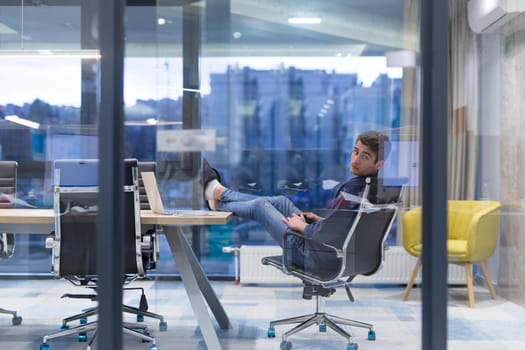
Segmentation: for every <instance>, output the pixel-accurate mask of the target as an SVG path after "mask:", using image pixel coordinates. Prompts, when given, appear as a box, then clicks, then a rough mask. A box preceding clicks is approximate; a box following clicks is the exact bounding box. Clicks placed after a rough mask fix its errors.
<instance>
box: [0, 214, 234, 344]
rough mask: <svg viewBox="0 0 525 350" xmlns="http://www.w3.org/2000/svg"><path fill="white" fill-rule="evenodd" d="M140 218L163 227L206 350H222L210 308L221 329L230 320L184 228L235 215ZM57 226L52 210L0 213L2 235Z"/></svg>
mask: <svg viewBox="0 0 525 350" xmlns="http://www.w3.org/2000/svg"><path fill="white" fill-rule="evenodd" d="M140 216H141V223H142V224H144V225H152V224H157V225H162V227H163V231H164V234H165V235H166V238H167V241H168V244H169V246H170V250H171V253H172V255H173V258H174V260H175V263H176V264H177V268H178V269H179V273H180V275H181V279H182V283H183V285H184V288H185V290H186V294H187V295H188V299H189V300H190V303H191V306H192V309H193V312H194V314H195V317H196V318H197V322H198V324H199V327H200V328H201V332H202V335H203V337H204V341H205V342H206V346H207V348H208V349H209V350H212V349H213V350H214V349H221V344H220V343H219V339H218V337H217V332H216V331H215V327H214V326H213V323H212V319H211V317H210V313H209V312H208V308H207V307H208V306H209V308H210V310H211V311H212V313H213V315H214V316H215V319H216V320H217V322H218V324H219V326H220V327H221V329H228V328H231V324H230V320H229V319H228V316H227V315H226V312H225V311H224V308H223V307H222V305H221V303H220V301H219V299H218V298H217V295H216V294H215V291H214V290H213V288H212V287H211V285H210V282H209V280H208V278H207V277H206V275H205V274H204V271H203V270H202V266H201V265H200V263H199V261H198V260H197V258H196V257H195V254H194V253H193V250H192V249H191V247H190V245H189V244H188V241H187V240H186V238H185V236H184V234H183V232H182V230H181V227H182V226H193V225H221V224H226V223H227V222H228V221H229V220H230V219H231V218H232V214H231V213H229V212H209V215H202V216H195V215H193V214H192V215H176V216H175V215H160V214H155V213H152V212H151V211H150V210H142V211H141V213H140ZM54 222H55V217H54V214H53V210H52V209H0V232H9V233H31V234H37V233H38V234H41V233H45V234H49V233H50V232H51V231H53V230H54V229H55V226H54Z"/></svg>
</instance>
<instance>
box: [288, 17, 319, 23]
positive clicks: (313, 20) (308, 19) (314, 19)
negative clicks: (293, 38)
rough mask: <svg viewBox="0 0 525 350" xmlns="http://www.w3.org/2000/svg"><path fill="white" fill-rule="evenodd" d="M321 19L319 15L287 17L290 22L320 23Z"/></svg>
mask: <svg viewBox="0 0 525 350" xmlns="http://www.w3.org/2000/svg"><path fill="white" fill-rule="evenodd" d="M322 21H323V20H322V19H321V17H288V23H290V24H320V23H321V22H322Z"/></svg>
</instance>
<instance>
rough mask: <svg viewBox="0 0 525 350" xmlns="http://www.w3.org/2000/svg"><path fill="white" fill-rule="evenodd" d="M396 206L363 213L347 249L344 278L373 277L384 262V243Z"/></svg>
mask: <svg viewBox="0 0 525 350" xmlns="http://www.w3.org/2000/svg"><path fill="white" fill-rule="evenodd" d="M396 213H397V209H396V207H394V206H388V207H384V208H378V209H377V210H375V209H373V210H372V211H367V210H365V211H363V212H361V213H360V217H359V221H358V222H357V225H356V226H355V228H354V230H353V233H352V236H351V238H350V241H349V244H348V246H347V248H346V266H345V271H344V273H343V275H344V276H356V275H359V274H360V275H371V274H373V273H375V272H376V271H377V269H378V268H379V267H380V266H381V263H382V261H383V249H384V242H385V239H386V236H387V235H388V232H389V231H390V227H391V226H392V223H393V221H394V219H395V216H396Z"/></svg>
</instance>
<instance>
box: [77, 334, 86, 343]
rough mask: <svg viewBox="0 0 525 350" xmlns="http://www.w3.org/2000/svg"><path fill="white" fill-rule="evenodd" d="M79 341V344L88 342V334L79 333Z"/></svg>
mask: <svg viewBox="0 0 525 350" xmlns="http://www.w3.org/2000/svg"><path fill="white" fill-rule="evenodd" d="M77 339H78V341H79V342H85V341H87V334H86V332H80V333H78V337H77Z"/></svg>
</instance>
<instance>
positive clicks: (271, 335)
mask: <svg viewBox="0 0 525 350" xmlns="http://www.w3.org/2000/svg"><path fill="white" fill-rule="evenodd" d="M268 338H275V328H273V327H270V328H268Z"/></svg>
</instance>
